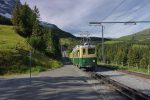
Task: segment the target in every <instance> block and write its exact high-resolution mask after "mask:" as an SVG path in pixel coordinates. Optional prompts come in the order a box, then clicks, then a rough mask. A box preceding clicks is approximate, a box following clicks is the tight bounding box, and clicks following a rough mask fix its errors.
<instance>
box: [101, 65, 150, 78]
mask: <svg viewBox="0 0 150 100" xmlns="http://www.w3.org/2000/svg"><path fill="white" fill-rule="evenodd" d="M100 67H103V68H107V69H112V70H116V71H119V72H123V73H126V74H130V75H134V76H138V77H142V78H145V79H150V74H145V73H141V72H135V71H129V70H120V69H117V68H110V67H107V66H100Z"/></svg>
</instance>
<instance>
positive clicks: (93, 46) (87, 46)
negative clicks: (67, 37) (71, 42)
mask: <svg viewBox="0 0 150 100" xmlns="http://www.w3.org/2000/svg"><path fill="white" fill-rule="evenodd" d="M95 47H96V46H95V45H76V46H75V47H74V48H73V51H72V52H74V51H76V50H78V49H79V48H95Z"/></svg>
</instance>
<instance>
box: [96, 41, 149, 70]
mask: <svg viewBox="0 0 150 100" xmlns="http://www.w3.org/2000/svg"><path fill="white" fill-rule="evenodd" d="M97 48H98V61H99V62H101V61H102V53H101V45H98V46H97ZM104 51H105V53H104V54H105V62H106V63H107V64H113V65H121V66H128V67H138V68H143V69H147V68H148V66H149V65H150V44H148V43H132V42H120V43H113V44H105V50H104Z"/></svg>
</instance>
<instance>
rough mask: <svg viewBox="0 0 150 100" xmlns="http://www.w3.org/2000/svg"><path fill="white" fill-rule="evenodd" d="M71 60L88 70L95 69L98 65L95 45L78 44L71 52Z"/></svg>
mask: <svg viewBox="0 0 150 100" xmlns="http://www.w3.org/2000/svg"><path fill="white" fill-rule="evenodd" d="M70 60H71V62H72V63H73V64H74V65H76V66H78V67H79V68H83V69H86V70H93V69H94V68H95V66H96V65H97V56H96V48H95V45H77V46H76V47H75V48H74V49H73V51H72V52H71V53H70Z"/></svg>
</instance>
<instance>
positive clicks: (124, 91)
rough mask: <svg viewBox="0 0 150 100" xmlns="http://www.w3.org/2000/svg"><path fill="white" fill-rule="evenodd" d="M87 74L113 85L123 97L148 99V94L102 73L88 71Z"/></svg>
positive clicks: (135, 99) (137, 99) (138, 99)
mask: <svg viewBox="0 0 150 100" xmlns="http://www.w3.org/2000/svg"><path fill="white" fill-rule="evenodd" d="M88 74H90V76H91V77H93V78H95V79H102V80H103V81H104V82H105V83H107V84H109V85H111V86H113V87H114V89H115V90H116V91H118V92H119V93H120V94H121V95H123V96H124V97H126V98H128V99H130V100H150V96H148V95H146V94H144V93H142V92H140V91H138V90H135V89H133V88H130V87H128V86H126V85H123V84H121V83H119V82H116V81H114V80H112V79H110V78H108V77H106V76H104V75H101V74H98V73H96V72H88Z"/></svg>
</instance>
